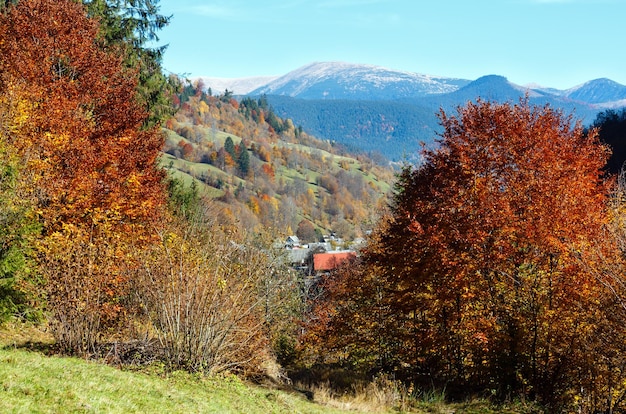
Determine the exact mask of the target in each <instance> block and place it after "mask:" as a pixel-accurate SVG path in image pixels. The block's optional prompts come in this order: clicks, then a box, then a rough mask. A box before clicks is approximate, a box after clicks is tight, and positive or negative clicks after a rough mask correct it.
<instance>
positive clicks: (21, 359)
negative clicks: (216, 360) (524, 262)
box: [0, 323, 539, 414]
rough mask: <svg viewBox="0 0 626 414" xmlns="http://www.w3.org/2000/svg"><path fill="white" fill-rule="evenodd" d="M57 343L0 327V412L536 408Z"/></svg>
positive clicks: (36, 332) (519, 412)
mask: <svg viewBox="0 0 626 414" xmlns="http://www.w3.org/2000/svg"><path fill="white" fill-rule="evenodd" d="M52 344H53V340H52V338H51V337H50V335H49V334H47V333H45V332H43V331H42V330H40V329H39V328H37V327H34V326H32V325H25V324H20V323H16V324H10V323H9V324H5V325H4V326H2V327H0V413H246V414H247V413H250V414H256V413H258V414H265V413H285V414H287V413H289V414H291V413H303V414H309V413H310V414H315V413H320V414H321V413H329V414H334V413H337V414H340V413H360V412H377V413H398V412H409V413H415V414H420V413H466V414H479V413H486V414H496V413H510V414H525V413H536V412H539V411H538V410H537V407H536V406H533V405H532V404H523V403H513V404H508V405H506V406H494V405H493V404H490V403H489V402H488V401H486V400H480V399H477V400H472V401H468V402H465V403H455V404H450V403H446V402H445V395H444V393H437V392H431V393H426V394H424V395H421V396H420V397H418V398H417V399H416V400H414V401H413V402H412V404H410V405H411V408H409V407H406V409H408V411H398V410H397V407H396V408H395V409H394V408H391V407H390V406H389V404H388V403H381V402H380V401H378V400H377V395H379V394H380V395H382V396H383V397H385V395H387V394H388V392H387V393H386V391H388V390H385V389H371V388H368V389H367V390H366V391H361V392H358V393H357V394H356V395H354V396H347V395H345V396H338V397H331V396H330V395H329V394H330V393H331V392H330V390H325V389H324V387H321V388H319V389H314V391H315V400H316V403H314V402H311V401H308V400H307V399H306V398H305V397H304V396H303V394H301V393H299V392H296V391H288V390H278V389H275V388H268V387H262V386H257V385H252V384H248V383H246V382H244V381H242V380H240V379H238V378H237V377H235V376H232V375H226V376H218V377H203V376H200V375H194V374H189V373H186V372H181V371H177V372H173V373H167V372H166V371H165V370H164V369H163V368H162V367H160V366H158V365H154V366H152V367H150V368H143V369H142V370H141V371H132V370H125V369H120V368H116V367H112V366H109V365H105V364H103V363H98V362H96V361H86V360H83V359H78V358H69V357H61V356H46V355H45V354H44V353H43V352H41V351H47V350H50V349H51V345H52ZM388 399H389V398H387V397H385V398H383V400H388ZM392 405H397V404H392Z"/></svg>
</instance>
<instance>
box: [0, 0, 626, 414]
mask: <svg viewBox="0 0 626 414" xmlns="http://www.w3.org/2000/svg"><path fill="white" fill-rule="evenodd" d="M156 3H157V2H155V1H153V0H142V1H136V2H134V3H132V7H131V3H128V2H122V1H120V2H115V1H104V0H93V1H87V0H85V1H82V2H77V1H72V0H19V1H16V2H7V3H5V4H3V6H2V7H1V9H0V200H1V203H0V317H1V322H2V323H13V324H15V323H19V324H23V326H32V325H35V326H39V327H42V329H44V330H45V331H46V332H49V333H50V334H51V335H52V337H53V339H54V345H53V347H52V349H51V352H53V353H55V354H59V355H72V356H79V357H82V358H86V359H91V360H96V361H99V362H103V363H108V364H111V365H113V366H120V367H129V366H133V367H137V366H142V367H149V366H151V364H160V366H163V367H165V368H166V369H167V370H168V371H170V372H173V371H176V370H183V371H188V372H192V373H196V374H198V375H201V376H216V375H219V374H224V373H229V374H234V375H237V376H239V377H241V378H246V379H248V380H254V381H260V382H262V381H265V380H271V381H272V382H273V383H280V384H283V385H284V386H289V385H290V384H293V383H295V381H300V383H305V382H308V383H309V384H315V383H327V384H329V385H328V386H329V387H330V388H332V389H333V390H334V392H336V393H346V392H349V391H350V390H351V389H352V390H353V389H354V388H351V387H354V386H355V384H359V383H360V384H379V385H380V384H383V385H385V386H393V387H394V390H401V394H402V396H403V398H404V399H403V406H402V407H404V408H402V409H407V410H411V401H416V400H417V399H418V398H419V397H420V396H424V395H426V394H427V393H428V392H441V393H444V394H445V398H446V399H448V400H450V401H462V400H465V399H470V398H474V397H476V398H484V399H487V400H489V401H491V402H493V404H496V405H497V404H506V403H511V402H513V401H518V402H519V401H524V402H530V403H532V410H535V412H536V411H543V412H581V413H597V412H623V411H624V410H626V348H625V345H624V339H623V338H624V334H625V332H624V329H625V327H626V280H625V276H624V275H625V271H626V208H625V205H626V204H625V203H626V176H625V175H624V174H623V173H622V172H621V165H622V164H623V160H621V159H620V158H619V157H620V156H621V155H620V154H622V153H623V152H622V151H621V149H620V147H621V146H623V144H622V140H621V137H623V136H624V134H626V122H625V120H626V116H625V115H624V114H625V112H624V111H622V112H617V111H605V112H604V113H602V114H601V115H600V116H598V118H597V120H596V122H594V123H593V124H592V125H591V126H589V127H585V126H584V125H582V123H581V122H580V121H578V120H576V119H573V117H572V116H571V115H567V114H565V113H564V112H563V111H562V110H559V109H555V108H552V107H550V106H548V105H545V106H538V105H532V104H531V103H530V102H529V100H528V99H521V100H519V101H517V102H511V101H508V102H505V103H498V102H491V101H485V100H481V99H480V98H477V99H476V100H474V101H470V102H468V103H467V104H465V105H463V106H459V107H457V108H456V110H454V111H451V110H443V109H442V110H440V111H439V113H438V119H439V122H440V126H441V129H442V131H443V132H442V133H441V134H440V135H439V136H438V138H437V139H438V146H437V147H436V148H424V149H423V150H422V151H421V153H419V154H418V155H419V156H418V157H416V158H419V159H421V162H420V163H415V164H405V165H404V166H403V167H402V168H401V169H400V170H399V171H396V175H395V176H394V171H393V170H392V169H391V168H389V167H388V166H384V165H380V164H379V163H377V162H374V161H373V160H372V159H371V158H369V157H367V156H365V155H363V154H359V155H352V154H350V152H349V151H348V149H346V148H345V147H342V146H340V145H338V144H336V143H333V142H331V141H324V140H321V139H318V138H315V137H313V136H311V135H309V134H307V133H306V132H305V131H304V130H303V128H302V127H301V126H299V125H294V123H293V121H291V120H289V119H283V118H281V117H279V116H278V115H277V113H276V111H275V110H274V109H273V107H272V106H271V105H270V104H269V103H268V101H267V99H266V98H265V97H259V98H254V99H253V98H242V99H239V100H237V99H234V98H233V96H232V94H231V93H229V91H224V92H223V93H218V94H216V95H214V94H213V92H212V91H210V90H206V89H205V87H204V85H202V84H201V83H200V84H192V83H190V82H188V81H186V80H185V79H181V78H179V77H177V76H165V75H164V74H163V73H162V69H161V67H160V56H161V54H162V53H164V52H165V50H164V49H163V48H157V49H151V48H149V47H147V46H146V45H147V44H148V41H150V40H153V39H157V32H158V31H159V30H160V29H161V28H162V27H164V26H165V25H166V24H167V22H168V18H167V17H165V16H161V15H159V14H158V7H156V6H155V5H156ZM330 232H333V233H339V234H341V235H342V236H343V237H345V238H347V239H351V238H356V237H361V238H364V239H365V244H364V246H363V247H361V248H360V249H358V254H355V255H354V258H353V259H351V261H349V262H347V263H344V264H343V265H342V266H340V267H339V268H337V269H336V270H334V271H330V272H321V273H319V274H315V275H307V276H306V277H304V275H302V274H301V273H298V272H297V271H296V270H294V269H293V268H291V267H290V265H289V263H288V261H287V260H286V257H285V256H286V252H285V249H284V248H283V246H282V245H281V243H278V244H277V240H278V241H282V238H284V237H285V236H287V235H293V234H296V233H297V234H298V235H300V236H302V238H303V239H305V241H310V242H314V241H316V240H319V238H320V237H321V236H322V235H324V234H326V233H330ZM398 392H400V391H398ZM407 401H408V403H407Z"/></svg>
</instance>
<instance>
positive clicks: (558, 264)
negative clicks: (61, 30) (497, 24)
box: [327, 100, 624, 408]
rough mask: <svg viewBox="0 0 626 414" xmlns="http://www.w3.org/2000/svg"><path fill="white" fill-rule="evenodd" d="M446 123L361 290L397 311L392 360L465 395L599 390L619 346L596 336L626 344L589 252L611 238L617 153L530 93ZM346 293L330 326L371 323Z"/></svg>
mask: <svg viewBox="0 0 626 414" xmlns="http://www.w3.org/2000/svg"><path fill="white" fill-rule="evenodd" d="M440 120H441V124H442V126H443V128H444V132H443V134H442V136H441V139H440V141H439V147H438V148H437V149H427V150H425V151H424V152H423V157H424V163H423V164H422V165H421V166H419V167H416V168H410V167H407V168H405V169H404V170H403V172H402V174H401V175H400V176H399V179H398V183H397V193H396V196H395V202H394V204H393V206H392V209H391V214H390V216H389V217H388V218H387V219H386V220H384V222H383V223H382V224H381V230H380V232H379V233H377V234H376V235H375V237H374V238H373V240H372V241H371V243H370V245H369V246H368V248H367V249H366V250H365V251H364V258H363V260H364V266H365V267H366V269H367V270H368V271H369V272H366V274H371V273H376V277H373V278H372V277H368V278H363V279H362V280H363V283H364V284H371V286H369V287H367V286H365V287H356V286H355V287H354V289H359V290H360V291H363V292H370V293H368V294H372V295H377V296H376V297H372V298H370V301H371V302H372V303H374V304H375V306H376V307H375V308H372V309H370V310H369V314H373V312H374V311H375V310H385V312H384V316H385V318H384V320H382V321H379V322H378V325H377V326H381V325H384V326H385V329H384V331H383V332H382V333H380V334H379V335H382V337H378V338H376V340H377V341H378V348H379V349H381V351H380V352H381V354H380V355H379V359H380V360H381V361H383V362H384V363H383V364H382V367H383V368H385V369H392V370H394V371H395V370H397V371H398V372H404V374H403V375H405V376H406V378H410V379H411V380H412V381H416V382H418V383H419V382H424V383H431V382H434V383H438V384H441V385H442V386H443V385H444V384H447V389H448V391H449V392H451V393H453V394H454V393H455V392H457V391H459V392H461V391H460V390H463V391H462V392H463V393H466V394H467V393H468V392H484V391H488V392H491V393H494V394H495V395H498V396H500V397H502V398H506V397H507V396H510V395H519V394H522V395H525V396H526V397H530V398H532V399H538V400H540V401H542V402H543V403H545V404H548V405H550V406H552V407H553V408H556V407H563V406H564V405H568V406H569V405H570V404H575V403H576V401H579V399H578V398H583V399H589V398H591V399H593V398H596V399H597V398H599V394H598V393H596V392H597V390H598V389H599V388H597V387H595V386H590V384H592V383H594V381H596V380H597V379H598V378H601V377H602V376H603V375H604V374H606V371H603V372H600V371H602V369H604V368H600V366H599V365H597V361H599V360H602V359H603V358H604V357H606V356H608V355H609V354H612V353H614V352H616V348H615V347H613V348H612V349H611V347H609V348H607V347H605V346H601V345H599V344H598V342H597V341H596V340H595V339H596V337H597V336H600V335H610V336H611V338H613V339H614V341H615V342H614V343H615V344H619V343H620V340H619V339H618V338H620V337H622V335H623V334H624V332H623V326H624V325H623V323H622V324H615V325H614V326H612V329H610V330H607V329H606V322H605V321H606V320H611V318H610V316H611V315H614V314H616V313H618V312H617V311H618V304H619V302H618V301H616V300H615V296H614V295H611V294H609V292H608V290H607V288H606V285H605V284H603V283H601V282H600V281H599V280H598V279H597V278H596V277H595V275H594V274H593V272H590V271H588V267H587V266H584V265H582V264H581V260H580V256H581V255H583V254H584V252H585V251H586V250H587V249H588V248H589V246H591V245H595V244H598V243H603V237H602V234H603V233H602V229H603V225H604V222H605V202H606V195H607V193H608V191H607V190H608V188H609V187H608V185H609V183H607V182H605V181H604V180H603V175H602V168H603V166H604V164H605V162H606V159H607V156H608V151H607V149H606V148H605V147H604V146H602V145H601V144H600V143H599V141H598V138H597V133H596V131H591V132H590V133H589V134H583V129H582V126H581V125H580V123H573V122H572V119H571V117H567V116H564V115H563V114H562V113H561V112H559V111H557V110H554V109H552V108H550V107H547V106H546V107H534V106H531V105H530V104H529V103H528V101H527V100H522V101H520V103H518V104H510V103H505V104H496V103H489V102H484V101H478V102H476V103H468V104H467V105H466V106H465V107H462V108H459V109H458V114H457V115H453V116H449V115H447V114H446V113H445V112H443V111H442V112H441V113H440ZM381 280H383V281H384V283H382V286H381V282H380V281H381ZM335 285H337V286H345V284H343V283H341V282H336V283H335ZM339 292H341V289H339ZM332 297H333V296H332V289H331V290H330V296H329V297H328V298H327V301H330V302H331V303H332V301H333V299H332ZM338 297H339V298H342V299H341V300H342V301H343V302H338V305H337V308H335V310H334V311H332V312H330V313H329V312H327V314H330V315H333V314H336V315H340V316H341V318H334V319H333V318H331V319H332V320H331V321H329V322H328V323H327V326H328V332H332V333H333V334H334V335H338V334H340V332H345V331H346V330H349V329H358V330H359V331H362V330H363V329H364V328H367V325H366V321H365V320H364V319H363V318H362V316H361V315H362V314H363V313H367V312H368V311H367V310H364V309H361V308H355V309H358V312H359V314H354V313H351V312H350V309H351V307H354V306H355V303H354V302H353V301H351V300H350V298H349V296H347V295H341V294H339V295H338ZM349 315H352V318H351V319H350V318H349ZM346 319H348V320H351V321H353V322H349V323H346V322H345V320H346ZM342 324H343V327H342ZM352 325H355V326H352ZM338 328H341V329H338ZM363 338H365V336H363ZM609 342H610V341H609ZM615 346H616V347H618V346H619V345H615ZM369 349H375V348H374V347H373V346H370V348H369ZM389 349H391V350H393V352H391V353H389V352H385V350H389ZM604 367H606V366H604ZM596 385H597V384H596ZM605 385H606V384H605ZM457 387H458V388H457ZM581 390H582V391H581ZM574 395H578V397H577V399H575V398H574ZM587 408H589V407H587Z"/></svg>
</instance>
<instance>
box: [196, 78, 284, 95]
mask: <svg viewBox="0 0 626 414" xmlns="http://www.w3.org/2000/svg"><path fill="white" fill-rule="evenodd" d="M276 78H278V76H252V77H247V78H214V77H209V76H199V77H197V78H193V79H191V80H192V81H197V80H202V82H203V83H204V86H205V88H206V90H208V88H211V91H212V92H213V93H222V92H224V91H225V90H226V89H228V90H229V91H231V92H232V93H234V94H235V95H247V94H248V93H250V92H251V91H253V90H255V89H258V88H259V87H261V86H263V85H267V84H268V83H269V82H272V81H273V80H275V79H276Z"/></svg>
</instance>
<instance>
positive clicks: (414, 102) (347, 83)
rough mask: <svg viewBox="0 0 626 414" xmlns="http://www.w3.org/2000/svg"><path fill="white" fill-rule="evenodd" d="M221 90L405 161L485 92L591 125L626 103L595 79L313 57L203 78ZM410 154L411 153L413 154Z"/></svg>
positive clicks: (317, 131) (613, 85) (623, 94)
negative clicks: (289, 65)
mask: <svg viewBox="0 0 626 414" xmlns="http://www.w3.org/2000/svg"><path fill="white" fill-rule="evenodd" d="M202 79H203V82H204V84H205V86H206V87H211V89H212V90H213V92H218V91H219V92H223V91H224V89H228V90H229V91H232V92H233V93H234V94H236V95H248V96H261V95H266V96H267V99H268V101H269V102H270V104H271V105H272V106H273V108H274V110H275V111H276V113H277V114H278V115H280V116H282V117H286V118H291V119H292V120H293V122H294V123H295V124H297V125H301V126H302V127H303V128H304V129H305V130H307V131H308V132H310V133H312V134H314V135H316V136H318V137H319V138H323V139H329V140H333V141H336V142H340V143H342V144H345V145H347V146H348V147H351V149H353V150H363V151H378V152H380V153H382V154H383V155H385V156H386V157H388V158H390V159H392V160H397V159H399V158H405V157H407V154H415V152H416V151H417V149H418V148H419V145H420V142H424V143H426V144H427V145H429V144H431V143H432V142H433V141H434V139H435V138H436V137H437V131H438V128H439V127H438V121H437V117H436V113H437V112H438V111H439V109H441V108H443V109H444V110H445V111H451V110H454V108H456V107H457V106H459V105H463V104H465V103H466V102H467V101H474V100H476V99H477V98H479V97H480V98H481V99H483V100H492V101H498V102H503V101H517V100H519V99H520V98H523V97H524V96H525V95H527V96H528V98H529V99H530V101H531V103H533V104H537V105H545V104H549V105H550V106H553V107H556V108H561V109H562V110H563V111H564V112H565V113H566V114H569V113H572V114H573V115H574V117H575V118H577V119H581V120H582V121H583V123H585V124H588V123H591V122H592V121H593V120H594V119H595V117H596V115H597V113H598V112H600V111H602V110H604V109H607V108H620V107H624V106H626V86H624V85H621V84H619V83H617V82H614V81H612V80H610V79H605V78H601V79H594V80H590V81H588V82H586V83H583V84H581V85H577V86H573V87H571V88H569V89H565V90H559V89H555V88H550V87H547V86H536V85H528V86H521V85H516V84H514V83H512V82H509V81H508V80H507V79H506V78H505V77H503V76H498V75H487V76H483V77H481V78H478V79H476V80H473V81H472V80H468V79H457V78H447V77H441V76H431V75H423V74H418V73H412V72H406V71H398V70H391V69H387V68H383V67H380V66H373V65H359V64H352V63H344V62H320V63H311V64H308V65H305V66H303V67H301V68H298V69H296V70H294V71H292V72H289V73H287V74H285V75H283V76H279V77H275V78H273V77H257V78H244V79H230V80H228V79H220V80H219V82H218V80H216V79H214V78H202ZM409 158H410V156H409Z"/></svg>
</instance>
